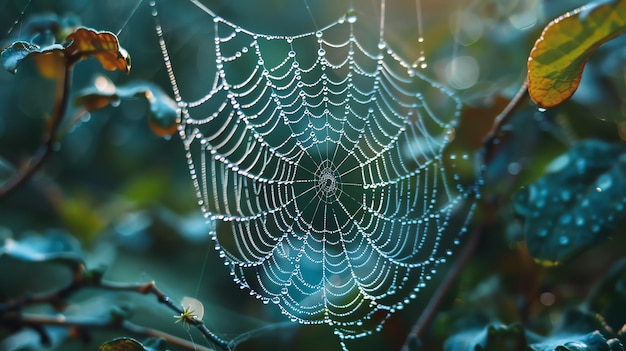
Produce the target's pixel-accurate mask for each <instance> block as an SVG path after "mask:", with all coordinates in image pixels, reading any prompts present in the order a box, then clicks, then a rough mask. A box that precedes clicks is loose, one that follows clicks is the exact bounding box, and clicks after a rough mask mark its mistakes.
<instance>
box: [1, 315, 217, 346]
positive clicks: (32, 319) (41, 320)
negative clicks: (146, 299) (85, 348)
mask: <svg viewBox="0 0 626 351" xmlns="http://www.w3.org/2000/svg"><path fill="white" fill-rule="evenodd" d="M2 322H9V323H13V324H14V325H21V326H28V327H38V326H42V325H50V326H60V327H66V328H69V327H76V328H81V329H86V328H97V329H113V330H115V329H122V330H125V331H128V332H131V333H133V334H137V335H143V336H146V337H153V338H161V339H163V340H165V341H166V342H167V343H168V344H169V345H174V346H179V347H182V348H185V349H189V350H198V351H213V349H210V348H207V347H204V346H201V345H197V344H195V343H193V342H190V341H189V340H186V339H183V338H180V337H178V336H175V335H172V334H169V333H166V332H164V331H160V330H157V329H152V328H147V327H144V326H140V325H137V324H134V323H131V322H129V321H122V322H121V323H118V322H117V321H116V320H115V319H109V320H103V319H100V318H77V317H65V316H46V315H37V314H22V315H13V316H6V317H4V318H3V319H2Z"/></svg>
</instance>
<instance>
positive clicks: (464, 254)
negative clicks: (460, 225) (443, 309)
mask: <svg viewBox="0 0 626 351" xmlns="http://www.w3.org/2000/svg"><path fill="white" fill-rule="evenodd" d="M483 231H484V228H482V227H481V228H478V229H477V230H476V231H475V232H474V233H473V235H472V236H471V238H470V239H469V241H468V242H467V243H466V244H465V246H464V247H463V251H461V253H460V255H459V257H458V258H457V260H456V261H455V262H454V265H453V266H452V267H450V270H449V271H448V274H446V276H445V278H444V279H443V281H442V282H441V284H439V287H438V288H437V290H436V291H435V294H434V295H433V297H432V298H431V299H430V301H429V302H428V305H427V306H426V308H425V309H424V311H422V313H421V314H420V317H419V319H418V320H417V322H415V324H414V325H413V328H411V331H410V332H409V334H408V335H407V338H406V340H405V342H404V346H402V351H409V350H411V347H410V344H411V343H412V342H415V341H417V340H419V338H420V335H422V333H423V332H424V331H425V330H426V328H427V327H428V325H429V324H430V322H431V321H432V319H433V318H434V317H435V314H436V313H437V309H438V307H439V305H440V304H441V301H442V300H443V298H444V297H445V296H446V294H447V292H448V291H449V290H450V288H451V287H452V284H453V283H454V282H455V281H456V278H457V277H458V276H459V274H460V273H461V271H462V270H463V267H464V266H465V264H466V263H467V261H468V260H469V259H470V258H471V257H472V254H473V253H474V251H475V250H476V247H478V243H479V242H480V238H481V237H482V235H481V234H482V232H483Z"/></svg>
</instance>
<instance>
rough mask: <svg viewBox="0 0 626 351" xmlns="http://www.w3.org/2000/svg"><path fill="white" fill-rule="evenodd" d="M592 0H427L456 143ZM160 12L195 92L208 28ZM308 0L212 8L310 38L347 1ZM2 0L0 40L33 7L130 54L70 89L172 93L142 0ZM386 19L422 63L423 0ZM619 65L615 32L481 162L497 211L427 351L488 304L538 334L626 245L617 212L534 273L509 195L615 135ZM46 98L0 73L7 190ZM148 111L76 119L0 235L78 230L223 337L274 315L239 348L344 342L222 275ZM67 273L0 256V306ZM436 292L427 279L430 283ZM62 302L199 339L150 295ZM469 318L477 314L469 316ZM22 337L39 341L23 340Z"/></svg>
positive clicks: (48, 88)
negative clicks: (118, 309)
mask: <svg viewBox="0 0 626 351" xmlns="http://www.w3.org/2000/svg"><path fill="white" fill-rule="evenodd" d="M585 2H586V1H582V0H581V1H560V0H505V1H502V0H482V1H481V0H456V1H445V2H442V1H433V0H422V10H423V19H424V29H425V41H424V50H425V53H426V60H427V63H428V65H429V66H428V68H426V69H425V71H424V72H425V73H426V74H427V75H428V76H430V77H432V78H434V79H435V80H436V81H439V82H441V83H443V84H445V85H447V86H450V87H451V88H453V89H455V90H456V91H457V92H458V94H459V95H460V96H461V97H462V99H463V101H464V103H465V105H466V108H465V110H464V115H463V120H462V123H461V127H460V128H459V129H458V130H457V138H458V139H460V140H464V141H466V145H469V146H467V147H471V148H474V149H478V148H479V147H480V143H481V142H482V139H483V138H484V136H485V135H486V133H487V131H488V129H489V128H490V126H491V124H492V121H493V118H494V117H495V116H496V115H497V113H499V111H500V110H501V109H502V108H503V107H504V105H505V104H506V102H507V101H508V100H509V99H510V98H511V97H512V96H513V95H514V94H515V93H516V92H517V90H518V89H519V87H520V86H521V84H522V82H523V80H524V77H525V75H526V61H527V57H528V53H529V52H530V49H531V48H532V46H533V43H534V41H535V40H536V38H538V36H539V35H540V33H541V30H542V28H543V27H544V25H545V24H547V23H548V22H549V21H550V20H551V19H552V18H555V17H557V16H559V15H561V14H562V13H564V12H565V11H568V10H571V9H573V8H575V7H577V6H579V5H582V4H584V3H585ZM157 4H158V6H159V10H160V13H161V15H160V21H161V22H162V24H163V28H164V31H165V38H166V41H167V44H168V48H169V50H170V54H171V55H172V62H173V65H174V69H175V72H176V74H177V79H178V82H179V84H180V86H181V89H182V93H183V95H184V96H187V97H188V99H194V98H196V97H198V96H201V95H202V94H204V93H206V92H207V89H208V87H209V86H210V84H211V82H212V77H213V74H214V68H213V67H212V66H213V62H212V60H213V56H214V54H212V50H213V45H212V38H213V29H212V28H213V23H212V22H211V21H210V19H209V18H208V17H207V16H206V15H205V14H204V13H202V11H200V10H198V9H197V8H196V7H194V6H193V5H192V4H190V3H188V2H185V1H167V0H159V1H158V2H157ZM309 5H310V9H311V15H309V13H308V11H307V9H306V6H305V5H304V3H303V2H302V1H287V0H271V1H263V2H260V1H253V0H247V1H246V0H237V1H211V2H207V6H209V7H210V8H211V9H212V10H214V11H216V12H217V13H218V14H219V15H221V16H223V17H225V18H227V19H229V20H231V21H232V22H235V23H238V24H240V25H241V26H242V27H246V28H248V29H251V30H253V31H261V32H266V33H277V34H295V33H299V32H304V31H310V30H313V29H314V27H315V25H314V24H313V23H312V22H313V21H311V16H312V17H313V18H314V20H315V22H316V23H317V24H318V25H322V24H325V23H330V22H331V21H333V20H335V19H337V18H339V17H340V16H342V15H343V14H344V13H345V11H346V10H347V8H349V7H350V4H349V3H348V2H333V1H330V0H326V1H315V2H314V1H309ZM359 6H364V8H368V6H369V8H371V9H372V11H371V13H369V14H367V13H364V15H363V16H362V17H360V18H359V21H369V22H371V23H372V26H373V28H374V29H375V28H377V25H378V20H377V19H376V18H375V17H374V16H373V15H372V14H376V13H377V10H376V9H377V8H378V6H379V5H378V2H377V1H369V0H368V1H363V3H362V4H359ZM0 9H3V10H2V11H0V38H1V39H2V41H3V46H5V45H7V44H9V43H10V42H11V40H12V37H14V36H16V35H18V34H19V32H20V30H22V28H23V27H24V26H25V25H26V23H27V21H28V19H29V18H32V17H33V16H38V15H48V16H51V17H50V18H51V19H52V20H56V21H58V20H59V19H60V18H73V20H74V21H78V22H80V23H81V24H82V25H84V26H87V27H90V28H93V29H97V30H108V31H111V32H113V33H116V34H118V37H119V40H120V44H121V45H122V46H123V47H124V48H126V49H127V50H128V51H129V53H130V55H131V57H132V70H131V73H130V75H128V76H126V75H124V74H123V73H120V72H108V71H104V70H103V69H102V68H101V66H100V65H99V63H98V62H97V61H95V60H93V59H90V60H87V61H85V62H81V63H79V64H78V65H77V66H76V69H75V74H74V79H73V85H72V91H73V94H74V96H76V94H80V92H81V90H83V89H85V88H88V87H90V86H92V85H93V81H94V79H95V78H96V77H97V76H98V75H105V76H107V77H108V78H110V79H111V80H112V81H113V82H115V83H116V84H122V83H124V82H129V81H137V80H145V81H151V82H154V83H156V84H158V85H159V86H161V87H162V88H163V90H164V91H166V92H169V91H170V88H169V81H168V79H167V74H166V72H165V69H164V65H163V61H162V56H161V53H160V50H159V45H158V40H157V37H156V34H155V28H154V27H155V25H154V21H153V18H152V17H151V15H150V12H151V11H150V8H149V6H148V1H142V2H137V1H126V0H106V1H89V0H71V1H70V0H67V1H66V0H62V1H44V0H32V1H30V2H28V4H27V1H23V0H1V1H0ZM22 11H24V13H22ZM387 11H388V12H387V16H388V20H387V25H386V36H387V39H388V42H389V43H390V45H392V46H394V48H395V49H397V50H398V51H399V52H401V53H402V54H403V55H404V57H405V58H407V61H412V60H411V59H413V60H414V59H417V57H418V54H419V46H418V45H417V42H418V40H417V38H418V34H417V32H416V30H415V29H416V26H417V25H416V16H415V12H416V11H415V3H413V2H409V1H400V0H389V1H387ZM368 16H370V17H368ZM625 57H626V45H624V39H623V38H618V39H616V40H613V41H611V42H609V43H608V44H607V45H605V46H604V47H603V48H601V49H600V50H599V51H598V52H597V53H596V54H595V55H594V56H593V57H592V59H591V61H590V62H589V64H588V67H587V69H586V70H585V75H584V78H583V83H582V85H581V87H580V89H579V91H578V92H577V93H576V95H575V96H574V98H573V99H572V100H571V101H569V102H567V103H566V104H564V105H562V106H561V107H559V108H557V109H553V110H549V111H546V112H540V111H538V110H537V109H536V108H535V107H534V106H533V105H532V103H528V104H526V105H525V106H524V108H522V109H520V110H519V111H518V112H517V113H516V114H515V115H514V118H513V119H512V120H511V121H510V123H508V124H507V125H506V126H505V129H504V130H505V131H506V133H505V136H506V137H505V138H504V139H503V140H504V142H503V143H501V144H500V145H499V147H498V148H497V149H496V152H495V154H494V155H493V157H492V159H491V160H490V163H489V164H488V169H487V171H486V173H485V177H486V186H485V188H484V189H483V192H484V198H485V199H486V200H492V202H491V207H492V210H493V211H495V220H494V222H493V224H492V225H489V226H488V228H487V229H486V230H485V232H484V233H483V238H482V241H481V243H480V246H479V248H478V251H477V253H476V254H475V255H474V257H473V258H472V259H471V260H470V261H469V263H468V264H467V265H466V267H464V269H463V271H462V274H461V277H460V278H459V279H458V281H457V282H456V284H455V286H454V287H453V288H452V290H451V291H450V292H449V293H448V294H447V298H446V299H445V301H444V303H443V304H442V305H441V307H440V313H439V314H438V315H437V317H436V319H435V321H434V323H433V324H432V325H431V327H430V328H429V329H428V331H427V333H426V334H425V335H424V337H423V340H422V341H423V343H424V344H423V346H424V349H428V350H438V349H441V348H442V347H443V346H442V345H443V342H444V340H446V339H447V338H448V337H449V336H450V335H453V334H454V330H455V329H454V327H453V325H455V324H457V323H456V322H457V321H458V320H459V319H461V317H463V318H465V319H467V317H468V316H473V315H474V312H476V311H477V310H482V314H483V315H484V316H486V318H487V320H488V321H492V322H495V321H499V322H502V323H504V324H510V323H513V322H521V323H523V325H525V326H526V327H527V328H529V329H531V330H533V331H535V332H537V333H539V334H545V333H548V332H549V331H550V330H551V329H552V328H553V327H554V326H555V325H556V324H558V323H559V321H560V320H561V317H562V313H563V311H564V310H565V309H566V308H568V307H572V306H576V305H578V304H580V303H581V302H582V301H583V300H584V298H585V297H586V296H587V295H588V294H589V291H590V290H591V288H592V287H593V286H594V284H596V282H597V281H598V279H599V278H600V277H601V276H603V275H604V273H605V272H606V271H607V270H608V269H609V267H610V266H611V265H612V264H613V263H614V262H615V261H616V260H617V259H618V258H619V257H622V256H624V249H623V248H624V247H626V246H625V244H626V243H625V242H624V241H625V238H624V236H623V235H617V234H623V233H621V232H622V231H623V230H621V231H620V229H619V228H621V226H622V225H623V223H621V222H620V223H619V224H616V225H615V227H614V228H617V229H614V230H613V231H611V232H610V233H607V235H606V236H608V237H610V238H611V240H610V241H598V243H597V245H596V246H595V247H593V248H591V249H589V250H585V251H584V252H582V253H581V254H578V255H576V256H574V257H571V258H568V260H567V261H566V262H565V263H564V264H561V265H558V266H556V267H543V266H540V265H538V264H537V263H535V262H534V261H533V259H532V257H531V256H530V255H529V254H528V251H527V249H526V245H525V243H524V242H523V240H520V238H521V236H522V234H521V233H522V231H523V229H522V226H523V222H522V221H521V220H520V219H519V218H518V217H517V216H516V215H515V211H514V209H513V204H512V202H513V199H514V197H515V194H516V193H517V191H518V189H520V188H521V187H522V186H524V185H526V184H529V183H531V182H533V181H535V180H537V179H538V178H539V177H540V176H542V175H543V174H544V172H545V167H546V165H547V164H548V163H549V162H550V161H551V160H552V159H554V158H555V157H556V156H558V155H559V154H562V153H563V152H566V151H567V150H568V149H570V147H571V146H572V145H574V144H575V143H576V142H578V141H580V140H583V139H586V138H597V139H602V140H606V141H609V142H617V143H623V141H624V140H625V139H626V118H625V117H624V113H626V107H625V105H624V101H625V100H624V99H625V98H626V89H625V87H624V78H625V72H626V66H625V62H626V61H625ZM53 95H54V84H53V83H52V82H50V81H47V80H46V79H44V78H42V77H40V76H39V74H38V73H37V71H36V69H35V67H34V65H33V64H32V63H29V62H26V63H25V64H24V65H23V66H21V67H20V69H19V70H18V72H17V74H15V75H11V74H10V73H8V72H6V71H4V70H2V71H0V108H1V112H0V183H2V182H3V180H5V179H6V178H7V177H8V175H9V174H10V173H11V172H12V171H13V170H14V169H15V165H19V164H20V162H22V161H23V160H24V159H26V158H27V157H28V156H29V155H32V154H33V153H34V152H35V151H36V150H37V148H38V146H39V145H40V143H41V138H42V137H41V136H42V132H43V129H44V126H45V122H44V117H45V116H46V115H49V114H50V109H51V101H52V99H53ZM147 111H148V104H147V102H146V101H145V100H143V99H139V98H137V99H129V100H124V101H122V102H121V103H120V104H119V106H111V107H107V108H104V109H102V110H98V111H93V112H90V113H88V114H86V115H83V116H81V117H80V122H79V123H76V124H75V125H73V126H72V127H71V128H70V129H69V130H68V131H67V134H66V135H65V136H64V137H63V139H62V140H61V142H60V143H59V148H58V151H57V152H56V153H55V154H54V155H53V157H52V158H50V159H49V160H48V161H47V162H46V164H45V165H44V167H43V168H42V170H41V171H40V172H38V173H37V174H36V175H35V176H34V177H33V179H32V180H31V181H29V182H28V183H27V184H26V185H24V186H22V187H20V188H19V189H17V191H15V192H13V193H11V194H10V195H8V196H7V197H5V198H2V199H0V237H2V238H8V237H14V238H16V239H20V238H23V237H25V236H29V235H44V236H46V235H51V233H53V232H54V233H61V234H62V235H70V236H72V237H75V238H76V239H78V241H79V242H80V244H81V246H82V249H83V251H84V253H85V257H86V262H87V265H88V266H90V267H98V266H106V267H107V268H106V271H105V278H106V279H111V280H116V281H124V282H146V281H150V280H154V281H156V283H157V285H158V286H159V287H160V288H161V289H163V290H164V291H165V292H166V293H167V294H168V295H169V296H171V297H172V298H174V299H178V300H180V299H182V298H183V297H184V296H194V297H197V298H198V299H199V300H201V301H202V302H203V303H204V307H205V317H204V320H205V322H206V324H207V326H208V327H209V328H210V329H211V330H213V331H215V332H216V333H218V334H219V335H222V336H223V337H224V338H226V339H229V338H233V337H236V336H241V335H242V334H243V335H245V334H246V333H247V332H249V331H252V330H255V329H256V328H260V327H264V326H268V325H269V326H274V327H275V328H273V329H270V330H267V331H265V332H261V333H259V334H258V335H255V336H254V337H252V338H250V339H249V340H246V341H244V342H243V343H242V344H240V345H239V347H238V348H237V349H238V350H303V351H304V350H318V349H327V350H338V349H339V346H338V342H337V340H336V338H335V337H334V336H333V335H332V332H331V329H330V328H328V327H325V326H321V327H302V326H298V325H293V324H288V323H287V324H283V322H284V318H283V317H282V316H281V315H280V313H279V311H278V309H277V308H275V307H274V306H265V305H263V304H261V303H259V302H258V301H257V300H256V299H253V298H251V297H250V296H249V295H248V293H247V292H246V291H243V290H240V289H239V288H237V286H236V285H235V284H234V283H233V282H232V281H231V279H230V276H229V274H228V270H227V268H226V267H224V265H223V263H222V262H221V260H220V259H219V258H218V257H217V254H216V253H215V251H214V250H213V249H212V246H213V244H212V241H211V239H210V238H209V237H208V234H207V233H208V230H207V228H208V227H207V226H208V224H206V223H205V222H204V219H203V218H202V215H201V213H200V209H199V207H198V206H197V200H196V198H195V195H194V193H193V189H192V184H191V181H190V179H189V175H188V170H187V166H186V160H185V157H184V154H183V147H182V145H181V144H180V143H179V141H178V140H177V138H176V137H174V138H172V140H168V139H164V138H160V137H158V136H156V135H154V133H152V131H151V129H150V127H149V126H148V122H147V119H146V115H147ZM78 112H80V111H79V107H76V106H75V107H72V108H71V109H70V110H69V111H68V116H67V117H69V118H67V117H66V118H67V119H71V116H72V115H74V114H76V113H78ZM493 211H488V210H485V211H481V212H485V213H483V215H482V216H477V220H476V223H475V224H474V226H475V227H481V224H482V223H484V222H487V221H490V220H488V219H487V218H488V217H489V216H490V214H488V213H487V212H493ZM622 222H623V221H622ZM25 277H26V278H25ZM68 279H69V272H67V271H66V270H65V269H63V267H62V266H59V265H57V264H47V263H46V264H43V263H32V262H31V263H28V262H26V263H25V262H20V261H17V260H14V259H12V258H10V257H0V297H2V298H3V299H7V298H15V297H18V296H22V295H23V294H25V293H27V292H40V291H47V290H49V289H53V288H55V287H59V285H60V283H62V282H66V281H68ZM432 285H433V287H432V288H433V289H434V288H435V287H436V284H432ZM428 298H429V296H424V298H423V299H421V300H418V301H416V302H414V303H413V306H411V308H409V309H407V310H405V311H402V312H401V313H398V315H397V316H394V317H393V318H392V319H390V320H389V322H388V323H387V324H386V325H385V328H384V329H383V331H382V332H381V333H377V334H375V335H374V336H372V337H369V338H366V339H363V340H360V341H357V342H356V343H355V345H354V349H355V350H398V349H400V348H401V346H402V344H403V343H404V340H405V338H406V335H407V333H408V331H409V330H410V328H411V325H412V324H413V323H414V322H415V321H416V320H417V318H418V316H419V312H420V311H421V310H422V309H423V308H424V306H425V305H426V304H427V303H428ZM72 306H73V308H75V309H76V310H82V311H87V312H89V313H90V314H91V315H93V316H98V315H102V314H106V313H108V311H109V309H110V308H112V307H113V306H126V307H128V308H130V309H132V310H133V311H134V312H133V313H132V316H131V317H130V318H131V320H133V322H136V323H137V324H141V325H145V326H149V327H152V328H157V329H160V330H164V331H167V332H170V333H173V334H176V335H179V336H181V337H182V338H185V339H190V338H192V339H193V340H194V341H196V342H198V343H202V342H203V340H201V336H200V335H199V334H197V333H195V331H194V330H191V331H188V330H187V329H186V328H185V327H183V326H181V325H180V324H175V323H174V321H175V319H173V318H172V317H171V314H172V313H171V311H169V310H168V309H166V308H165V307H163V306H161V305H159V304H158V303H156V301H154V299H152V298H150V297H145V296H138V295H133V294H130V293H129V294H121V295H120V294H103V293H102V292H98V291H84V292H81V294H79V295H77V296H75V297H74V298H73V299H72ZM622 308H623V306H622ZM45 311H46V310H44V312H45ZM621 311H622V312H624V311H625V310H624V309H622V310H621ZM622 315H623V314H622ZM481 318H483V317H481ZM470 320H471V318H470ZM479 320H482V319H480V318H479V319H477V320H472V322H470V323H473V324H474V325H475V326H479V325H480V322H479ZM483 324H484V323H483ZM466 329H467V328H466ZM463 330H465V329H463ZM59 333H60V332H59ZM10 335H11V332H9V331H7V330H2V331H1V332H0V338H3V339H4V338H9V337H10ZM59 335H61V333H60V334H59ZM121 335H122V334H121V332H119V331H94V332H93V333H92V334H91V338H90V339H89V340H88V341H87V342H86V343H83V342H81V341H78V340H75V341H73V342H68V343H64V344H63V346H61V347H60V348H61V349H64V350H68V349H77V350H78V349H96V348H97V347H98V345H99V344H100V343H102V342H103V341H105V340H107V339H110V338H113V337H116V336H121ZM21 337H23V338H29V337H30V338H32V339H33V340H35V339H36V336H34V335H31V334H28V335H24V336H21ZM59 338H60V339H63V338H62V337H59ZM5 340H7V339H5ZM36 348H37V347H35V349H36Z"/></svg>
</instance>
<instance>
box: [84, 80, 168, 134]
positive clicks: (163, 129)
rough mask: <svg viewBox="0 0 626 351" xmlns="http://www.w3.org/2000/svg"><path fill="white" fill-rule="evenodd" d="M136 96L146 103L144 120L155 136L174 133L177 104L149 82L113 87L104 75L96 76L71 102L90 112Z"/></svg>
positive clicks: (136, 82)
mask: <svg viewBox="0 0 626 351" xmlns="http://www.w3.org/2000/svg"><path fill="white" fill-rule="evenodd" d="M136 96H142V97H144V98H145V99H146V100H147V101H148V103H149V104H150V114H149V115H148V123H149V124H150V127H151V128H152V131H153V132H154V133H155V134H156V135H158V136H163V137H166V136H171V135H172V134H174V133H175V132H176V128H177V123H176V121H177V119H178V115H179V109H178V104H177V103H176V102H175V101H174V100H172V98H170V97H169V96H168V95H167V94H166V93H165V92H163V90H162V89H161V88H160V87H158V86H157V85H155V84H153V83H150V82H141V81H135V82H131V83H128V84H126V85H121V86H115V84H114V83H113V82H111V81H110V80H109V79H108V78H106V77H104V76H99V77H97V78H96V79H95V82H94V86H93V87H90V88H87V89H85V90H83V91H82V92H81V93H79V94H78V96H77V98H76V99H75V100H74V104H75V105H77V106H83V107H84V108H85V109H87V110H90V111H91V110H95V109H100V108H104V107H106V106H108V105H117V104H119V101H120V100H124V99H129V98H133V97H136Z"/></svg>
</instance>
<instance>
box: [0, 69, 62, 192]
mask: <svg viewBox="0 0 626 351" xmlns="http://www.w3.org/2000/svg"><path fill="white" fill-rule="evenodd" d="M64 68H65V69H64V72H63V75H62V77H60V78H58V79H57V86H56V93H55V97H54V107H53V109H52V118H51V120H50V125H49V126H48V128H47V133H46V134H45V136H44V139H43V142H42V144H41V146H40V147H39V149H38V150H37V152H36V153H35V155H34V156H33V157H31V159H30V160H29V161H28V162H27V163H26V164H25V165H24V166H22V167H20V169H18V170H17V171H16V172H15V173H13V175H12V176H11V178H9V179H8V180H7V181H6V182H5V183H4V184H3V185H2V186H0V199H1V198H3V197H5V196H6V195H7V194H9V193H11V192H12V191H13V190H15V189H17V188H18V187H19V186H20V185H22V184H24V183H25V182H26V181H27V180H28V179H30V177H31V176H32V175H33V174H34V173H35V172H36V171H37V170H38V169H39V168H40V167H41V165H42V164H43V163H44V162H45V161H46V159H48V157H49V156H50V155H51V154H52V153H53V152H54V150H55V144H56V142H57V136H58V135H57V133H58V129H59V126H60V125H61V121H63V116H65V112H66V111H67V103H68V100H69V96H70V87H71V82H72V68H73V65H72V64H70V63H67V64H66V65H65V66H64Z"/></svg>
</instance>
